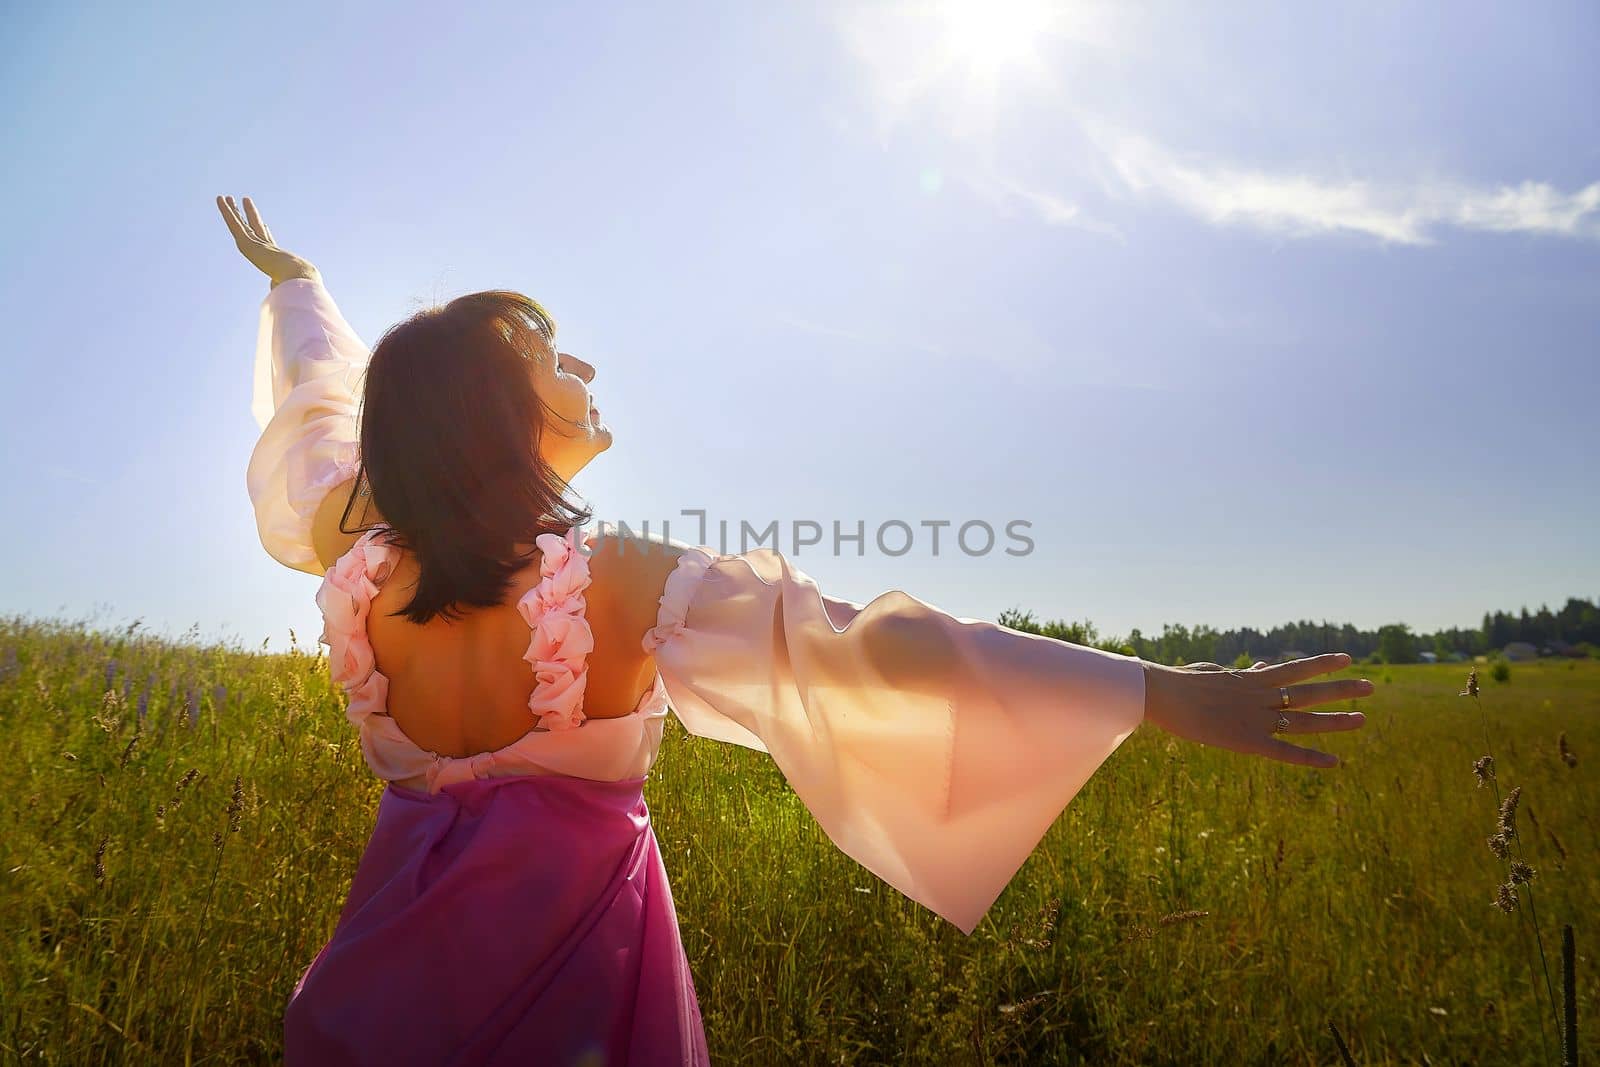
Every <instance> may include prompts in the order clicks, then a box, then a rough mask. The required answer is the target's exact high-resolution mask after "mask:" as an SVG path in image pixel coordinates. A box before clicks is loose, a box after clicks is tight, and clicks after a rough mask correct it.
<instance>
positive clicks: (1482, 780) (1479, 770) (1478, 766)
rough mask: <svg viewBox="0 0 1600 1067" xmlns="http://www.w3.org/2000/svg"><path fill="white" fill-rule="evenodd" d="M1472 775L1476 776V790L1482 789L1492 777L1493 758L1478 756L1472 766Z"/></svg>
mask: <svg viewBox="0 0 1600 1067" xmlns="http://www.w3.org/2000/svg"><path fill="white" fill-rule="evenodd" d="M1472 773H1473V774H1475V775H1477V776H1478V788H1479V789H1482V788H1483V787H1484V786H1486V785H1488V784H1489V781H1490V779H1492V778H1493V777H1494V757H1493V756H1479V757H1478V759H1477V761H1476V762H1475V763H1473V765H1472Z"/></svg>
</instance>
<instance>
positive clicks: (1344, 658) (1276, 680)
mask: <svg viewBox="0 0 1600 1067" xmlns="http://www.w3.org/2000/svg"><path fill="white" fill-rule="evenodd" d="M1348 666H1350V656H1349V654H1348V653H1345V652H1328V653H1325V654H1323V655H1321V656H1307V657H1306V658H1305V659H1292V660H1290V661H1289V662H1288V663H1280V664H1278V665H1277V666H1276V667H1268V668H1267V669H1266V670H1264V671H1262V672H1261V676H1262V677H1263V678H1265V679H1266V680H1267V681H1269V682H1271V683H1272V684H1273V685H1293V684H1294V683H1295V682H1300V681H1304V680H1305V679H1307V678H1315V677H1316V676H1317V675H1319V674H1329V673H1332V672H1333V671H1338V670H1343V669H1344V668H1346V667H1348Z"/></svg>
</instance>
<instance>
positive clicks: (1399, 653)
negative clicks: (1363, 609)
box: [1378, 622, 1419, 663]
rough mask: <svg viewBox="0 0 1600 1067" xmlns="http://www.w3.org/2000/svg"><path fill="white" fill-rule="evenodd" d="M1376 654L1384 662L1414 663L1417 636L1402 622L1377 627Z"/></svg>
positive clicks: (1415, 660) (1416, 657)
mask: <svg viewBox="0 0 1600 1067" xmlns="http://www.w3.org/2000/svg"><path fill="white" fill-rule="evenodd" d="M1378 655H1379V656H1381V657H1383V662H1385V663H1415V662H1417V659H1418V658H1419V657H1418V656H1417V637H1416V635H1415V634H1413V633H1412V632H1411V627H1410V626H1407V625H1406V624H1405V623H1403V622H1392V623H1390V624H1389V625H1387V626H1380V627H1378Z"/></svg>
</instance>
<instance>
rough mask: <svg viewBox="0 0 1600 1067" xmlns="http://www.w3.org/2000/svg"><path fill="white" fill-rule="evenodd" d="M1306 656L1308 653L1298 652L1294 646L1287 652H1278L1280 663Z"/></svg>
mask: <svg viewBox="0 0 1600 1067" xmlns="http://www.w3.org/2000/svg"><path fill="white" fill-rule="evenodd" d="M1305 658H1306V654H1305V653H1304V652H1297V651H1295V650H1294V649H1292V648H1291V649H1290V650H1289V651H1287V652H1279V653H1278V662H1279V663H1288V662H1289V661H1290V660H1292V659H1305Z"/></svg>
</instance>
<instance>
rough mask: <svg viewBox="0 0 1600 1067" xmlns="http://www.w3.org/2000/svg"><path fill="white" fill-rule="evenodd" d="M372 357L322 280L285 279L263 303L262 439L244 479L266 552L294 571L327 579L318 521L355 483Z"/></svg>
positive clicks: (257, 408)
mask: <svg viewBox="0 0 1600 1067" xmlns="http://www.w3.org/2000/svg"><path fill="white" fill-rule="evenodd" d="M368 355H369V353H368V351H367V346H366V345H364V344H362V343H361V338H359V337H357V336H356V333H355V331H354V330H352V329H351V328H350V325H349V324H348V323H347V322H345V321H344V317H343V316H342V315H340V314H339V309H338V307H337V306H335V304H334V302H333V297H331V296H329V295H328V291H327V289H325V288H324V287H323V285H322V283H321V282H320V281H312V280H310V279H306V278H296V279H292V280H290V281H286V282H281V283H279V284H278V285H277V286H276V287H275V288H274V289H273V290H272V291H271V292H269V293H268V294H267V296H266V299H264V300H263V301H262V302H261V325H260V329H259V331H258V332H257V336H256V356H255V383H254V393H253V395H252V397H251V403H250V410H251V414H253V415H254V416H255V420H256V424H257V425H258V426H260V427H261V430H262V433H261V439H260V440H259V441H257V442H256V446H255V450H254V451H253V452H252V453H251V455H250V465H249V468H248V469H247V471H246V474H245V482H246V485H247V487H248V489H249V491H250V502H251V504H252V505H253V506H254V508H255V513H256V529H257V531H258V532H259V533H260V535H261V545H262V547H263V548H265V549H266V550H267V553H268V554H269V555H271V556H272V558H273V559H276V560H277V561H278V562H280V563H282V564H283V565H284V566H286V567H293V568H294V569H295V570H301V571H305V572H307V573H308V574H317V575H321V574H322V573H323V567H322V566H321V564H319V563H318V562H317V554H316V552H315V551H314V550H313V548H312V544H311V524H312V520H313V519H314V518H315V517H316V514H317V507H318V505H320V504H321V503H322V501H323V499H324V498H325V497H326V496H327V495H328V493H329V492H331V491H332V490H333V489H334V488H335V487H336V486H338V485H339V484H340V483H342V482H344V481H346V480H348V479H350V478H352V477H354V476H355V473H356V470H357V466H358V454H359V451H360V444H359V438H358V436H357V430H356V416H357V410H358V405H359V398H360V396H361V392H362V389H363V381H362V373H363V372H364V371H365V370H366V366H367V358H368Z"/></svg>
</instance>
